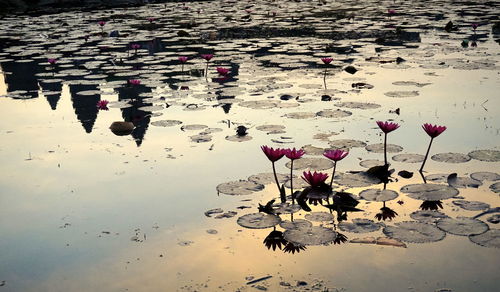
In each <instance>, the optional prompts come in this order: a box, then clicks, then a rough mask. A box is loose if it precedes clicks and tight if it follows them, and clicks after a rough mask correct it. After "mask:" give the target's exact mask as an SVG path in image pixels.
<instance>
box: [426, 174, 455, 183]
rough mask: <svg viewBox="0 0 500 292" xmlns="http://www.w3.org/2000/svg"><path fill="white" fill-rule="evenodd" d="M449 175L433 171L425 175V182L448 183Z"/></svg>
mask: <svg viewBox="0 0 500 292" xmlns="http://www.w3.org/2000/svg"><path fill="white" fill-rule="evenodd" d="M449 176H450V175H449V174H446V173H435V174H430V175H428V176H426V177H425V180H426V181H427V182H435V183H448V177H449Z"/></svg>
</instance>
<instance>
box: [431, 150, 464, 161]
mask: <svg viewBox="0 0 500 292" xmlns="http://www.w3.org/2000/svg"><path fill="white" fill-rule="evenodd" d="M431 159H432V160H434V161H438V162H446V163H465V162H468V161H470V159H471V158H470V157H469V155H466V154H462V153H452V152H448V153H438V154H434V155H432V156H431Z"/></svg>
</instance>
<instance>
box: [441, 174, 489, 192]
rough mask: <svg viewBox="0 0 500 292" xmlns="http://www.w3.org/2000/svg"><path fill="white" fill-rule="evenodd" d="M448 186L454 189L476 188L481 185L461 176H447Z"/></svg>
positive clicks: (476, 181) (479, 182)
mask: <svg viewBox="0 0 500 292" xmlns="http://www.w3.org/2000/svg"><path fill="white" fill-rule="evenodd" d="M447 181H448V184H449V185H450V186H452V187H454V188H461V189H464V188H467V187H469V188H478V187H479V186H481V185H482V184H483V183H482V182H481V181H478V180H475V179H473V178H470V177H462V176H458V177H457V176H451V175H450V176H448V179H447Z"/></svg>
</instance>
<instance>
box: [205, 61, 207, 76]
mask: <svg viewBox="0 0 500 292" xmlns="http://www.w3.org/2000/svg"><path fill="white" fill-rule="evenodd" d="M205 76H208V61H207V69H206V70H205Z"/></svg>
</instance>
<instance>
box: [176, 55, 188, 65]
mask: <svg viewBox="0 0 500 292" xmlns="http://www.w3.org/2000/svg"><path fill="white" fill-rule="evenodd" d="M178 59H179V61H180V62H181V63H183V64H184V63H186V62H187V61H188V57H184V56H181V57H179V58H178Z"/></svg>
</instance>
